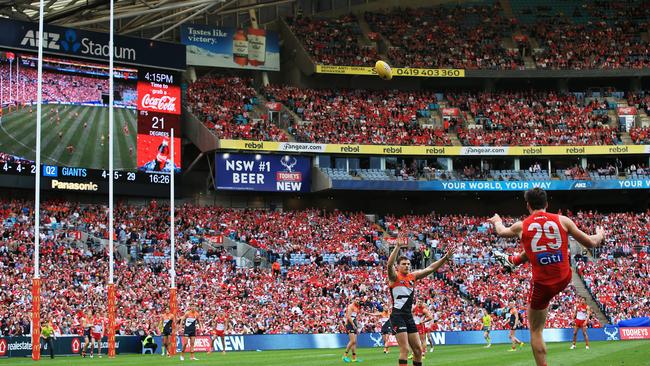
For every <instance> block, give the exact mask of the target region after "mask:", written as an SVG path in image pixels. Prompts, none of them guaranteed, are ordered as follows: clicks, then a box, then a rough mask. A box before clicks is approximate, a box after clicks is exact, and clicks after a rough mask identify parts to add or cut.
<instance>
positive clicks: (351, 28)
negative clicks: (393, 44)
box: [287, 14, 377, 66]
mask: <svg viewBox="0 0 650 366" xmlns="http://www.w3.org/2000/svg"><path fill="white" fill-rule="evenodd" d="M287 24H288V25H289V28H290V29H291V30H292V31H293V33H294V34H295V35H296V37H298V38H299V39H300V40H301V41H302V44H303V46H304V47H305V49H306V50H307V52H308V53H309V54H310V55H311V57H312V58H313V60H314V61H315V62H316V63H319V64H326V65H351V66H358V65H366V66H368V65H374V63H375V61H376V60H377V50H376V48H375V47H372V46H371V45H367V46H363V45H362V44H361V42H360V40H359V37H360V36H361V33H362V32H361V28H360V26H359V23H358V22H357V18H356V16H355V15H353V14H349V15H345V16H342V17H340V18H337V19H327V18H304V17H299V18H295V19H294V18H287Z"/></svg>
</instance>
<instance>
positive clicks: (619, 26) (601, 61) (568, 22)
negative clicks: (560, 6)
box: [287, 1, 650, 70]
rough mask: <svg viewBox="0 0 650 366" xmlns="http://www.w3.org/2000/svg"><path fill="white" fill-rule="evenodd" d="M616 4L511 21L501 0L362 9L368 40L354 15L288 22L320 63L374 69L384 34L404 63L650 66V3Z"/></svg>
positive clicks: (398, 62)
mask: <svg viewBox="0 0 650 366" xmlns="http://www.w3.org/2000/svg"><path fill="white" fill-rule="evenodd" d="M616 4H618V6H616V5H614V6H613V7H616V8H615V9H614V8H613V7H612V5H610V3H609V2H599V1H595V2H589V3H587V4H585V5H584V8H583V9H582V10H580V9H578V8H576V10H575V11H574V14H541V13H540V14H536V13H535V11H536V10H537V9H535V10H533V9H528V11H527V12H524V13H523V14H519V13H516V14H514V15H513V17H512V18H509V17H508V16H506V15H505V11H504V9H503V8H502V6H501V4H500V3H499V2H495V3H494V4H493V5H489V6H488V5H478V6H477V5H468V6H438V7H427V8H417V9H413V8H406V9H403V8H394V9H391V10H385V11H382V12H366V13H364V19H363V21H365V22H367V24H368V27H369V32H368V34H367V38H368V39H366V36H364V35H363V33H362V31H361V27H360V24H359V20H358V19H357V18H356V17H355V16H354V15H352V14H349V15H343V16H340V17H338V18H332V19H324V18H323V19H321V18H319V19H311V18H297V19H293V18H289V19H287V22H288V23H289V24H290V28H291V29H292V31H293V33H294V34H295V35H296V36H297V37H298V38H299V39H300V40H301V41H302V43H303V45H304V46H305V49H306V50H307V52H308V53H309V54H310V55H311V56H312V57H313V59H314V61H315V62H317V63H323V64H329V65H347V66H359V65H363V66H372V65H373V64H374V62H375V60H376V51H375V46H374V44H372V43H370V41H376V40H379V39H380V37H374V34H379V35H381V39H383V40H384V41H386V43H387V46H388V47H389V48H388V52H387V55H388V58H389V61H390V62H391V63H392V64H393V65H394V66H398V67H417V68H441V69H443V68H458V69H483V70H492V69H501V70H516V69H523V68H524V64H525V63H524V57H529V56H530V57H532V63H533V64H534V65H535V67H536V68H537V69H620V68H634V69H639V68H644V67H648V65H649V64H650V53H648V50H649V49H650V47H649V44H648V41H647V40H646V39H645V38H644V36H643V35H642V30H643V29H646V27H647V25H648V23H647V14H648V6H647V5H644V4H643V2H641V3H640V4H639V3H636V2H622V3H616ZM531 7H532V8H535V7H534V6H531ZM540 8H541V7H540ZM582 12H584V14H583V13H582ZM364 44H371V45H372V47H363V46H362V45H364ZM432 49H435V50H436V52H431V50H432Z"/></svg>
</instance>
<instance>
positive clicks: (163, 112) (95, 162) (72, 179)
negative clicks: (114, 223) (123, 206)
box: [0, 49, 182, 196]
mask: <svg viewBox="0 0 650 366" xmlns="http://www.w3.org/2000/svg"><path fill="white" fill-rule="evenodd" d="M37 62H38V60H37V57H36V55H34V54H32V53H28V52H15V51H11V50H2V49H0V75H1V76H2V77H1V78H0V106H1V109H0V112H1V114H0V186H10V187H24V188H27V187H28V186H29V185H30V184H29V182H30V181H29V180H25V178H28V177H30V176H32V175H33V174H35V172H36V167H35V166H34V161H35V158H36V149H35V145H36V104H37V95H36V93H37V66H38V64H37ZM108 76H109V70H108V65H107V64H104V63H98V62H90V61H86V60H83V61H81V60H77V59H71V58H62V57H58V56H57V57H54V56H44V57H43V88H42V90H43V105H42V118H41V131H42V133H41V141H42V143H41V163H42V164H43V165H42V167H41V169H42V173H43V182H42V184H41V186H42V188H43V189H48V190H55V191H84V192H97V193H104V192H108V179H109V178H110V177H109V173H108V150H109V145H108V139H109V137H113V138H114V142H113V144H114V145H113V146H114V154H113V159H114V160H113V161H114V169H115V173H114V175H113V177H112V179H114V180H115V182H116V188H115V189H116V193H118V194H120V193H126V194H137V195H153V196H163V195H167V194H168V192H169V187H164V186H165V185H168V184H169V181H170V179H169V174H172V173H175V174H178V173H180V172H181V143H180V142H181V132H182V131H181V88H180V76H179V74H178V72H175V71H169V70H158V69H152V68H145V67H137V66H115V68H114V73H113V80H114V92H113V98H114V113H113V115H114V130H113V131H112V132H113V133H112V134H111V133H110V132H109V123H108V104H109V90H108ZM172 129H173V131H174V140H173V141H172V139H171V132H172ZM172 143H173V144H174V148H175V149H174V150H175V152H174V156H173V157H172V156H171V144H172ZM11 176H14V177H15V179H14V178H12V177H11ZM20 177H22V178H20ZM16 182H20V184H18V183H16ZM31 186H33V178H32V179H31ZM157 186H159V188H154V189H151V187H157Z"/></svg>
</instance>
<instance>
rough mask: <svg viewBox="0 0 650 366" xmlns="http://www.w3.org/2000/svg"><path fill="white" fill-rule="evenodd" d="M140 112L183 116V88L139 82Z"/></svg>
mask: <svg viewBox="0 0 650 366" xmlns="http://www.w3.org/2000/svg"><path fill="white" fill-rule="evenodd" d="M138 110H140V111H150V112H160V113H170V114H181V88H180V87H178V86H175V85H168V84H161V83H155V82H148V81H139V82H138Z"/></svg>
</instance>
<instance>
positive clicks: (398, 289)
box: [387, 240, 454, 366]
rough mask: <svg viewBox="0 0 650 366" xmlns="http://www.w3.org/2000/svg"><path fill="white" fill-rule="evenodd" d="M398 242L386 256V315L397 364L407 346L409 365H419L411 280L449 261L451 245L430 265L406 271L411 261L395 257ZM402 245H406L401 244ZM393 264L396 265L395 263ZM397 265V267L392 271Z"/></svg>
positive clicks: (401, 362)
mask: <svg viewBox="0 0 650 366" xmlns="http://www.w3.org/2000/svg"><path fill="white" fill-rule="evenodd" d="M402 245H403V244H402V241H401V240H398V241H397V245H395V249H393V251H392V253H390V257H388V263H387V267H388V268H387V270H388V286H389V288H390V295H391V297H392V299H393V309H392V313H391V315H390V322H391V324H392V325H393V329H394V330H395V333H396V336H395V337H396V338H397V344H398V345H399V365H400V366H403V365H406V364H407V357H408V353H409V346H410V347H411V349H412V350H413V366H422V344H421V343H420V337H419V336H418V329H417V327H416V326H415V321H414V320H413V313H412V312H411V311H412V307H413V297H414V292H415V281H417V280H419V279H422V278H425V277H427V276H429V275H430V274H432V273H433V272H435V271H437V270H438V268H440V267H442V265H443V264H445V263H446V262H448V261H450V260H451V258H452V256H453V254H454V248H453V247H450V248H448V250H447V253H446V254H445V255H444V256H443V257H442V258H441V259H440V260H438V261H436V262H434V263H432V264H431V265H430V266H428V267H426V268H424V269H422V270H419V271H414V272H410V270H411V261H410V260H409V259H408V258H407V257H399V258H397V255H398V254H399V251H400V248H401V246H402ZM404 246H406V245H404ZM396 263H397V265H396ZM395 267H397V270H395V269H396V268H395Z"/></svg>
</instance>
